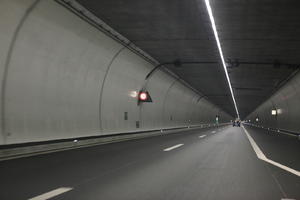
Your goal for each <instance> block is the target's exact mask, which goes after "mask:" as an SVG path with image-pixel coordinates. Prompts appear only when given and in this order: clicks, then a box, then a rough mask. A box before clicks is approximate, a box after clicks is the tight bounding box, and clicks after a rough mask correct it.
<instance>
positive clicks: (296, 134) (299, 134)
mask: <svg viewBox="0 0 300 200" xmlns="http://www.w3.org/2000/svg"><path fill="white" fill-rule="evenodd" d="M243 124H244V125H247V126H252V127H256V128H261V129H265V130H268V131H272V132H275V133H278V134H285V135H289V136H292V137H297V139H299V140H300V133H299V132H295V131H290V130H285V129H278V128H273V127H267V126H260V125H257V124H252V123H243Z"/></svg>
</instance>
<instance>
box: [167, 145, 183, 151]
mask: <svg viewBox="0 0 300 200" xmlns="http://www.w3.org/2000/svg"><path fill="white" fill-rule="evenodd" d="M181 146H183V144H177V145H175V146H172V147H169V148H166V149H164V151H171V150H173V149H176V148H178V147H181Z"/></svg>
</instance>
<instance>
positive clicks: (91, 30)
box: [0, 0, 231, 145]
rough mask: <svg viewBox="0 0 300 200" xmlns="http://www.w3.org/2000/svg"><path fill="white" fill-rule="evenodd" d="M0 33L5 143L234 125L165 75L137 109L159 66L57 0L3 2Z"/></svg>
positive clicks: (155, 80)
mask: <svg viewBox="0 0 300 200" xmlns="http://www.w3.org/2000/svg"><path fill="white" fill-rule="evenodd" d="M0 27H1V31H0V66H1V68H0V70H1V71H0V75H1V77H2V82H1V110H0V112H1V119H2V121H1V130H2V132H1V134H0V145H1V144H13V143H24V142H33V141H45V140H54V139H65V138H73V137H83V136H94V135H104V134H113V133H120V132H130V131H142V130H151V129H158V128H171V127H180V126H187V125H196V124H201V123H214V122H215V116H216V115H217V114H218V115H220V122H227V121H229V120H230V119H231V117H230V116H229V115H227V114H226V113H224V112H222V111H220V110H219V109H218V108H217V107H215V106H214V105H212V104H211V103H209V102H208V101H207V100H205V99H203V98H202V99H200V101H199V95H197V94H196V93H195V92H193V91H192V90H191V89H189V88H188V87H186V86H185V85H183V84H182V83H181V82H180V81H178V80H176V79H175V78H174V77H172V76H170V75H169V74H167V73H165V72H162V71H158V72H156V73H155V74H154V75H153V76H152V77H151V79H150V80H149V83H148V85H147V89H148V91H149V92H150V94H151V97H152V98H153V103H147V104H146V103H145V104H143V105H141V106H137V99H136V97H135V95H136V92H138V91H139V90H140V89H141V87H142V85H143V84H144V77H145V76H146V74H147V73H148V72H149V71H150V70H151V69H152V68H153V67H154V66H153V65H151V64H150V63H149V62H147V61H146V60H144V59H143V58H141V57H140V56H138V55H137V54H135V53H134V52H132V51H131V50H129V49H128V48H126V47H124V46H123V45H121V44H120V43H118V42H116V41H115V40H113V39H111V38H110V37H108V36H107V35H105V34H104V33H102V32H101V31H99V30H98V29H96V28H95V27H93V26H91V25H90V24H88V23H87V22H85V21H84V20H82V19H81V18H80V17H78V16H76V15H75V14H74V13H72V12H71V11H69V10H68V9H66V8H64V7H63V6H61V5H59V4H58V3H56V2H55V1H48V0H2V1H1V2H0ZM125 112H127V115H128V119H127V120H125V118H124V115H125ZM137 123H139V128H137Z"/></svg>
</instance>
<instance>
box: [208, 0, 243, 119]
mask: <svg viewBox="0 0 300 200" xmlns="http://www.w3.org/2000/svg"><path fill="white" fill-rule="evenodd" d="M205 5H206V8H207V12H208V15H209V19H210V22H211V26H212V29H213V32H214V35H215V38H216V41H217V46H218V49H219V53H220V57H221V61H222V64H223V68H224V70H225V74H226V79H227V82H228V85H229V89H230V92H231V96H232V100H233V103H234V107H235V111H236V114H237V117H238V118H240V115H239V111H238V108H237V105H236V101H235V98H234V94H233V90H232V87H231V83H230V78H229V75H228V71H227V67H226V63H225V60H224V56H223V52H222V48H221V44H220V40H219V36H218V32H217V28H216V24H215V19H214V16H213V13H212V9H211V6H210V3H209V0H205Z"/></svg>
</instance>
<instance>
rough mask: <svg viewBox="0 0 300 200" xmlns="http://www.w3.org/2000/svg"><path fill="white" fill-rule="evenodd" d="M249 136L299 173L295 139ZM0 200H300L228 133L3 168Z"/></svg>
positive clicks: (293, 179)
mask: <svg viewBox="0 0 300 200" xmlns="http://www.w3.org/2000/svg"><path fill="white" fill-rule="evenodd" d="M245 128H246V129H247V130H248V132H249V134H250V135H251V136H252V137H253V139H254V141H255V142H256V143H257V145H258V146H259V147H260V149H261V150H262V152H263V153H264V154H265V155H266V156H267V157H268V158H270V159H273V160H275V161H276V162H278V163H281V164H282V165H285V166H288V167H290V168H293V169H295V170H298V171H299V170H300V141H299V140H297V138H295V137H291V136H285V135H282V134H280V135H279V134H275V133H269V132H268V131H267V130H262V129H258V128H253V127H248V126H245ZM0 199H1V200H23V199H24V200H25V199H31V200H43V199H51V200H52V199H53V200H58V199H64V200H65V199H67V200H177V199H178V200H201V199H203V200H222V199H228V200H229V199H230V200H236V199H238V200H248V199H249V200H256V199H257V200H268V199H270V200H280V199H300V178H299V176H296V175H294V174H292V173H290V172H288V171H285V170H283V169H281V168H278V167H276V166H274V165H272V164H270V163H266V162H264V161H262V160H260V159H258V158H257V156H256V153H255V152H254V150H253V148H252V146H251V144H250V142H249V140H248V138H247V136H246V134H245V132H244V130H243V129H242V128H240V127H231V126H225V127H221V128H220V127H219V128H212V129H205V130H203V129H193V130H189V131H182V132H180V133H176V134H168V135H162V136H155V137H149V138H143V139H137V140H131V141H125V142H118V143H112V144H106V145H99V146H93V147H87V148H81V149H74V150H68V151H63V152H56V153H50V154H45V155H38V156H32V157H27V158H19V159H14V160H7V161H2V162H0Z"/></svg>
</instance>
